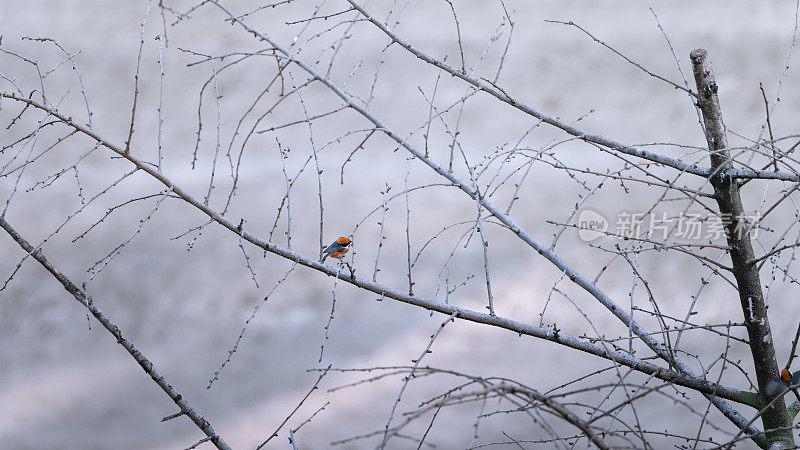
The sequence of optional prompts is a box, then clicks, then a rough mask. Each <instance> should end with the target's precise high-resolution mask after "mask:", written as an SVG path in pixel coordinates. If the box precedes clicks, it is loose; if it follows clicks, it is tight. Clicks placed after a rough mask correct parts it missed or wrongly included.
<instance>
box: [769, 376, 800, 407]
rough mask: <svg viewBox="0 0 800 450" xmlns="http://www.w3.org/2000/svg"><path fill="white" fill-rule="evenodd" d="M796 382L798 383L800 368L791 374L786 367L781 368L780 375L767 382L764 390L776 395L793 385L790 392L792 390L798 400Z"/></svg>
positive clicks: (799, 398) (799, 381)
mask: <svg viewBox="0 0 800 450" xmlns="http://www.w3.org/2000/svg"><path fill="white" fill-rule="evenodd" d="M798 384H800V370H798V371H797V372H795V373H794V374H793V373H791V372H789V371H788V370H787V369H783V370H781V376H780V377H778V378H775V379H774V380H772V381H770V382H769V383H768V384H767V388H766V392H767V394H768V395H778V394H780V393H782V392H783V391H784V390H785V389H786V388H788V387H790V386H795V387H792V392H794V396H795V397H797V400H798V401H800V394H798V393H797V387H796V386H797V385H798Z"/></svg>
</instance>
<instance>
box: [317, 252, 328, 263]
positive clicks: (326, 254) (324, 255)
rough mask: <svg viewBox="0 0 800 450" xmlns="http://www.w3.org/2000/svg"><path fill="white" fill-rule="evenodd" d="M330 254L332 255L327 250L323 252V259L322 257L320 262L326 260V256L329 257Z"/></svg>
mask: <svg viewBox="0 0 800 450" xmlns="http://www.w3.org/2000/svg"><path fill="white" fill-rule="evenodd" d="M328 255H330V253H327V252H326V253H325V254H323V255H322V259H321V260H319V261H320V262H325V258H327V257H328Z"/></svg>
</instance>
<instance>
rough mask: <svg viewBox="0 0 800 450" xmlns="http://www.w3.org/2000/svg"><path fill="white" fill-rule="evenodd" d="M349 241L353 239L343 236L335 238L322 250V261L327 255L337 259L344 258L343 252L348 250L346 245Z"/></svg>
mask: <svg viewBox="0 0 800 450" xmlns="http://www.w3.org/2000/svg"><path fill="white" fill-rule="evenodd" d="M351 242H353V241H352V240H350V238H346V237H344V236H342V237H340V238H339V239H337V240H335V241H334V242H333V244H331V245H329V246H328V248H326V249H325V250H323V251H322V262H325V258H327V257H328V256H331V257H333V258H336V259H338V260H341V259H342V258H344V254H345V253H347V252H348V251H349V250H350V249H349V248H347V247H348V246H349V245H350V243H351Z"/></svg>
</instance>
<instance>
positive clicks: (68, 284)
mask: <svg viewBox="0 0 800 450" xmlns="http://www.w3.org/2000/svg"><path fill="white" fill-rule="evenodd" d="M120 150H122V149H120ZM0 228H3V229H4V230H5V231H6V232H7V233H8V234H9V235H10V236H11V238H12V239H14V241H16V242H17V244H19V246H20V247H22V249H23V250H25V251H26V252H28V253H29V254H31V256H33V258H34V259H36V260H37V261H39V263H40V264H41V265H42V266H44V268H45V269H47V270H48V271H49V272H50V273H51V274H52V275H53V277H55V278H56V279H57V280H58V281H59V282H60V283H61V284H62V285H63V286H64V289H66V290H67V292H69V293H70V294H72V296H73V297H75V300H77V301H78V302H79V303H80V304H82V305H84V306H86V308H87V309H88V310H89V312H91V313H92V315H93V316H94V317H95V318H96V319H97V321H98V322H100V323H101V324H103V327H105V329H106V330H108V332H109V333H111V335H112V336H114V337H115V338H117V342H118V343H119V344H120V345H121V346H123V347H124V348H125V350H126V351H127V352H128V353H130V355H131V356H132V357H133V359H135V360H136V362H137V363H139V365H140V366H142V369H144V371H145V372H146V373H147V374H148V375H150V378H152V379H153V381H155V382H156V384H157V385H158V387H160V388H161V389H162V390H163V391H164V392H165V393H166V394H167V395H168V396H169V398H171V399H172V401H173V402H175V404H176V405H178V408H180V410H181V412H180V414H185V415H186V416H187V417H189V418H190V419H191V420H192V422H194V424H195V425H197V427H198V428H200V429H201V430H202V431H203V433H205V435H206V437H207V439H208V440H210V441H211V442H212V443H213V444H214V445H215V446H216V447H217V448H218V449H221V450H230V447H228V444H226V443H225V441H224V440H222V437H220V436H219V435H218V434H217V432H216V431H214V428H213V427H212V426H211V424H210V423H209V422H208V421H207V420H206V419H204V418H203V416H202V415H201V414H200V413H199V412H197V411H196V410H195V409H194V408H192V407H191V406H190V405H189V402H187V401H186V400H185V399H184V398H183V396H182V395H181V394H180V393H178V391H177V390H176V389H175V388H174V387H172V385H171V384H169V383H167V380H166V379H165V378H164V377H163V376H162V375H161V374H159V373H158V371H157V370H156V368H155V366H153V363H151V362H150V361H149V360H148V359H147V358H146V357H145V356H144V355H143V354H142V353H141V352H140V351H139V350H138V349H137V348H136V346H134V345H133V342H131V341H130V340H128V338H126V337H125V336H124V335H123V334H122V331H121V330H120V329H119V328H117V326H116V325H114V323H113V322H111V320H110V319H109V318H108V317H106V315H105V314H103V312H102V311H100V308H98V307H97V306H95V304H94V303H93V302H92V299H91V298H89V297H86V295H85V294H84V293H83V291H82V290H81V289H80V288H78V287H77V286H75V284H74V283H72V281H70V280H69V279H68V278H67V277H66V276H65V275H64V274H62V273H61V272H59V270H58V269H56V268H55V267H54V266H53V264H51V263H50V261H48V260H47V258H45V256H44V253H42V250H41V249H35V248H34V247H33V246H32V245H31V244H30V243H29V242H28V241H26V240H25V238H23V237H22V236H21V235H20V234H19V233H17V231H16V230H15V229H14V228H12V227H11V225H9V223H8V222H6V219H5V217H2V216H0Z"/></svg>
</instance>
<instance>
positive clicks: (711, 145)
mask: <svg viewBox="0 0 800 450" xmlns="http://www.w3.org/2000/svg"><path fill="white" fill-rule="evenodd" d="M706 56H707V52H706V51H705V50H703V49H697V50H694V51H692V53H691V59H692V67H693V69H694V78H695V83H696V84H697V94H698V97H697V104H698V106H699V107H700V110H701V111H702V113H703V122H704V125H705V132H706V140H707V141H708V149H709V150H710V151H711V167H712V169H714V173H713V174H712V176H711V179H710V182H711V185H712V186H713V187H714V198H715V199H716V201H717V205H718V206H719V212H720V215H721V216H722V218H723V223H725V232H726V237H727V240H728V246H729V247H730V248H731V250H730V255H731V261H732V263H733V275H734V277H735V278H736V284H737V286H738V287H739V301H740V302H741V305H742V312H743V313H744V323H745V326H746V327H747V334H748V336H749V338H750V352H751V353H752V354H753V364H754V365H755V371H756V379H757V380H758V386H759V391H760V392H761V395H762V396H765V395H766V394H765V393H764V387H765V386H766V385H767V383H768V382H769V381H770V380H773V379H775V378H776V377H777V376H778V364H777V362H776V361H775V347H774V345H773V342H772V332H771V331H770V328H769V319H768V318H767V306H766V304H765V303H764V294H763V292H762V290H761V280H760V277H759V274H758V267H757V265H756V264H755V262H754V260H755V257H754V253H753V246H752V245H751V243H750V233H749V231H750V230H749V228H748V227H749V225H748V224H747V221H746V220H745V214H744V208H743V206H742V199H741V196H740V195H739V186H738V185H737V183H736V180H735V179H733V178H731V177H728V176H725V171H726V170H728V169H730V168H732V167H733V165H732V163H731V155H730V150H729V149H728V140H727V138H726V137H725V124H724V123H723V122H722V112H721V110H720V107H719V99H718V97H717V84H716V82H715V80H714V74H713V73H712V72H711V65H710V63H709V62H708V60H707V59H706ZM726 301H727V299H721V300H720V302H726ZM724 306H725V305H722V304H721V305H720V307H724ZM766 400H767V401H769V400H770V399H766ZM761 419H762V422H763V425H764V430H773V431H766V433H765V434H766V444H767V445H766V446H767V447H770V444H772V443H774V442H781V443H782V445H783V447H784V448H789V447H790V448H794V440H793V438H792V430H791V419H790V416H789V413H788V411H787V410H786V405H785V403H784V401H783V399H779V400H777V401H776V402H775V404H774V405H773V407H772V408H770V409H769V410H767V411H766V412H765V413H764V414H763V415H762V417H761Z"/></svg>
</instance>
